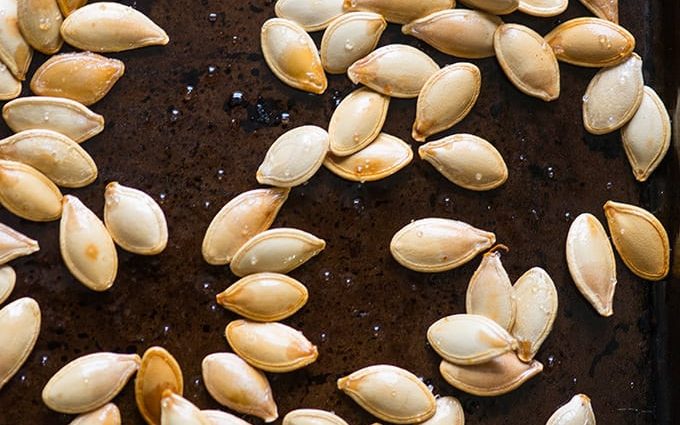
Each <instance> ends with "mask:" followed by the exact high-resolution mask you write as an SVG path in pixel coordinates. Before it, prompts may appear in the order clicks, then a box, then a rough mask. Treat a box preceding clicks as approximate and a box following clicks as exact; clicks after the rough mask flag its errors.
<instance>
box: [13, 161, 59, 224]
mask: <svg viewBox="0 0 680 425" xmlns="http://www.w3.org/2000/svg"><path fill="white" fill-rule="evenodd" d="M61 199H62V196H61V192H60V191H59V188H58V187H57V186H55V185H54V183H52V182H51V181H50V179H48V178H47V177H45V175H44V174H42V173H41V172H40V171H38V170H36V169H35V168H33V167H31V166H29V165H26V164H22V163H20V162H15V161H6V160H0V204H2V206H3V207H5V208H7V210H9V212H11V213H12V214H15V215H17V216H19V217H21V218H24V219H26V220H31V221H53V220H57V219H58V218H59V217H61Z"/></svg>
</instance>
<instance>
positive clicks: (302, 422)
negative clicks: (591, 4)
mask: <svg viewBox="0 0 680 425" xmlns="http://www.w3.org/2000/svg"><path fill="white" fill-rule="evenodd" d="M283 425H347V422H345V420H344V419H342V418H341V417H340V416H338V415H335V414H333V413H331V412H326V411H325V410H319V409H297V410H293V411H290V412H288V414H287V415H286V416H285V417H284V418H283Z"/></svg>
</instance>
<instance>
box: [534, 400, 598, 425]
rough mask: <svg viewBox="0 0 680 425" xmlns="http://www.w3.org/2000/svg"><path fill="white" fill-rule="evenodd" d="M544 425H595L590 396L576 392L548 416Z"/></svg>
mask: <svg viewBox="0 0 680 425" xmlns="http://www.w3.org/2000/svg"><path fill="white" fill-rule="evenodd" d="M545 425H595V413H593V407H592V406H591V404H590V398H589V397H588V396H587V395H585V394H576V395H575V396H574V397H572V399H571V400H569V402H568V403H567V404H565V405H563V406H562V407H560V408H559V409H557V410H556V411H555V413H553V414H552V416H550V419H548V422H546V424H545Z"/></svg>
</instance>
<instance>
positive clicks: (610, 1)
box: [579, 0, 619, 24]
mask: <svg viewBox="0 0 680 425" xmlns="http://www.w3.org/2000/svg"><path fill="white" fill-rule="evenodd" d="M579 1H580V2H581V3H582V4H583V5H584V6H585V7H587V8H588V9H589V10H590V11H591V12H593V14H595V16H597V17H598V18H602V19H607V20H608V21H612V22H613V23H615V24H618V23H619V0H579Z"/></svg>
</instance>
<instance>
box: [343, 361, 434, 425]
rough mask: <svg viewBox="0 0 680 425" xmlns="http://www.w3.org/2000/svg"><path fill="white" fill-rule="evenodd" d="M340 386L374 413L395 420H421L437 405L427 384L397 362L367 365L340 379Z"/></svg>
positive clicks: (401, 421)
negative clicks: (393, 364)
mask: <svg viewBox="0 0 680 425" xmlns="http://www.w3.org/2000/svg"><path fill="white" fill-rule="evenodd" d="M338 389H339V390H341V391H343V392H344V393H345V394H347V395H348V396H350V397H351V398H352V399H353V400H354V401H356V402H357V404H359V406H361V407H362V408H364V409H365V410H366V411H367V412H369V413H370V414H372V415H373V416H375V417H377V418H379V419H382V420H384V421H387V422H391V423H394V424H412V423H417V422H422V421H424V420H427V419H429V418H431V417H432V416H433V415H434V413H435V410H436V408H437V405H436V402H435V399H434V396H433V395H432V393H431V392H430V390H428V389H427V387H426V386H425V384H423V383H422V382H421V381H420V379H418V377H416V376H415V375H414V374H412V373H411V372H409V371H407V370H405V369H402V368H399V367H396V366H390V365H376V366H369V367H365V368H363V369H360V370H358V371H356V372H354V373H352V374H350V375H348V376H345V377H344V378H340V379H338Z"/></svg>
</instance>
